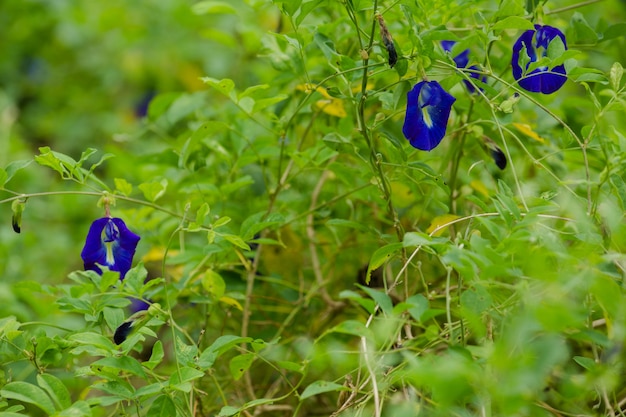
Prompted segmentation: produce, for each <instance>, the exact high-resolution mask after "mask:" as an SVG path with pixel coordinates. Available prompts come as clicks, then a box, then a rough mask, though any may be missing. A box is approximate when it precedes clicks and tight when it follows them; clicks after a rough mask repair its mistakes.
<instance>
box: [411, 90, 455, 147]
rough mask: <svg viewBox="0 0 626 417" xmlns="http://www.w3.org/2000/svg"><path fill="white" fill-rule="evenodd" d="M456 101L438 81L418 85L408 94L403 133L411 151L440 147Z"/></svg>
mask: <svg viewBox="0 0 626 417" xmlns="http://www.w3.org/2000/svg"><path fill="white" fill-rule="evenodd" d="M455 101H456V99H455V98H454V97H452V96H451V95H450V94H448V92H447V91H446V90H444V89H443V88H442V87H441V86H440V85H439V83H438V82H437V81H422V82H419V83H417V84H416V85H415V87H413V89H412V90H411V91H409V92H408V94H407V105H406V116H405V118H404V126H403V127H402V133H404V136H405V137H406V138H407V139H408V140H409V141H410V142H411V145H412V146H413V147H414V148H417V149H420V150H422V151H430V150H431V149H434V148H435V147H436V146H437V145H439V142H441V139H443V137H444V136H445V135H446V127H447V125H448V118H449V117H450V110H451V109H452V104H453V103H454V102H455Z"/></svg>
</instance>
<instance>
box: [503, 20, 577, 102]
mask: <svg viewBox="0 0 626 417" xmlns="http://www.w3.org/2000/svg"><path fill="white" fill-rule="evenodd" d="M557 37H558V38H560V40H561V41H562V42H563V46H564V47H565V49H566V50H567V43H566V41H565V35H563V32H561V31H560V30H558V29H557V28H554V27H552V26H541V25H535V29H534V30H527V31H525V32H524V33H522V36H520V37H519V38H518V39H517V41H516V42H515V44H514V45H513V57H512V59H511V64H512V66H513V78H515V80H517V82H518V83H519V85H520V87H522V88H523V89H524V90H527V91H531V92H533V93H543V94H552V93H554V92H555V91H557V90H558V89H559V88H561V87H562V86H563V84H565V81H567V77H566V75H565V66H563V65H557V66H556V67H554V68H548V67H546V66H543V67H539V68H535V69H533V70H532V71H530V72H529V71H528V69H529V67H530V65H531V64H532V63H533V62H537V61H538V60H540V59H541V58H543V57H545V56H546V55H547V52H548V46H549V45H550V42H552V41H553V40H554V39H556V38H557Z"/></svg>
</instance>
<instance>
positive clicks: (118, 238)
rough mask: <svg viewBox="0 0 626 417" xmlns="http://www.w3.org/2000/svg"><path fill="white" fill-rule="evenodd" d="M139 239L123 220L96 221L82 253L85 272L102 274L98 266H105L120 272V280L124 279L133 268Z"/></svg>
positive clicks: (104, 218) (90, 229) (106, 218)
mask: <svg viewBox="0 0 626 417" xmlns="http://www.w3.org/2000/svg"><path fill="white" fill-rule="evenodd" d="M139 239H140V237H139V236H137V235H136V234H134V233H133V232H131V231H130V230H128V227H126V224H125V223H124V221H123V220H122V219H119V218H108V217H103V218H101V219H98V220H96V221H94V222H93V223H92V224H91V227H90V228H89V233H88V234H87V239H86V240H85V246H84V247H83V250H82V252H81V257H82V258H83V262H84V265H85V270H92V271H96V272H97V273H99V274H101V273H102V270H101V269H100V268H99V267H98V265H105V266H107V267H108V268H109V269H110V270H111V271H118V272H119V273H120V279H124V277H125V276H126V273H127V272H128V270H129V269H130V268H131V265H132V262H133V256H134V255H135V249H136V248H137V243H138V242H139Z"/></svg>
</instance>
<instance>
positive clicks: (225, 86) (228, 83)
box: [201, 77, 237, 102]
mask: <svg viewBox="0 0 626 417" xmlns="http://www.w3.org/2000/svg"><path fill="white" fill-rule="evenodd" d="M201 80H202V81H204V82H205V83H206V84H208V85H210V86H211V87H213V88H215V89H216V90H217V91H219V92H220V93H222V94H224V95H225V96H227V97H230V99H231V100H232V101H233V102H236V101H237V96H236V94H235V91H234V90H235V82H234V81H233V80H231V79H228V78H224V79H223V80H217V79H215V78H211V77H202V78H201Z"/></svg>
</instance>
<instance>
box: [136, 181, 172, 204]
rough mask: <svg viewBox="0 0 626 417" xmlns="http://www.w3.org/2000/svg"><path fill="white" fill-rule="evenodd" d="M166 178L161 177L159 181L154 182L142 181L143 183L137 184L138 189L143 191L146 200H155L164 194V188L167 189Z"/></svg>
mask: <svg viewBox="0 0 626 417" xmlns="http://www.w3.org/2000/svg"><path fill="white" fill-rule="evenodd" d="M167 184H168V182H167V180H166V179H165V178H163V179H162V180H161V181H159V182H156V181H152V182H144V183H143V184H139V189H140V190H141V191H142V192H143V195H144V197H146V200H148V201H150V202H153V203H154V202H155V201H156V200H158V199H159V198H160V197H162V196H163V194H165V190H166V189H167Z"/></svg>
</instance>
